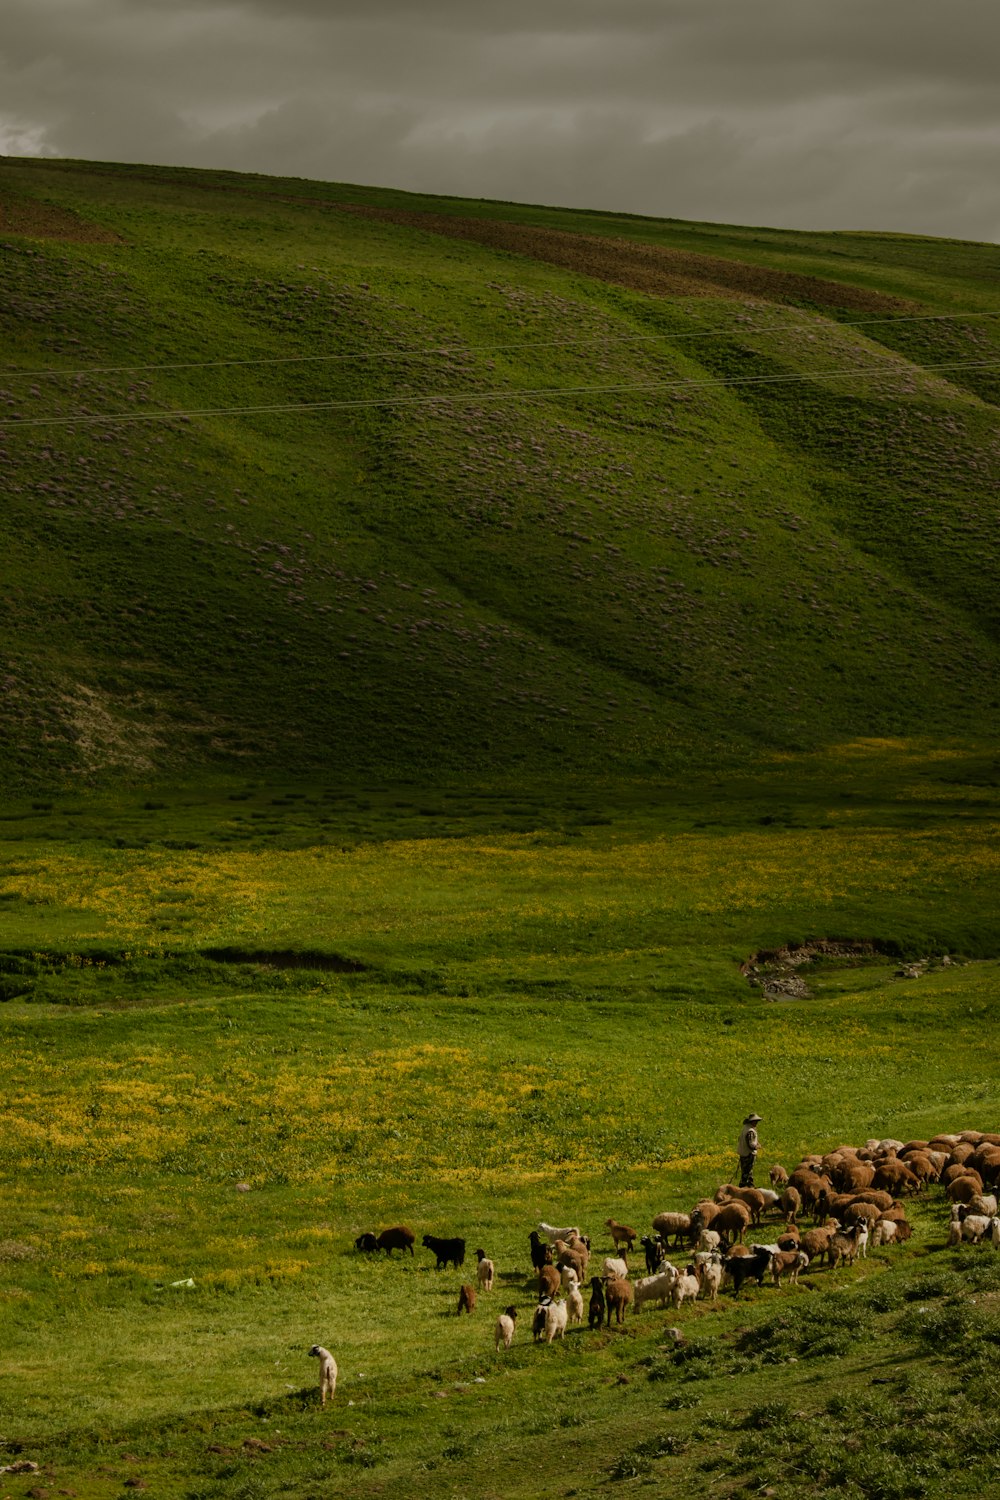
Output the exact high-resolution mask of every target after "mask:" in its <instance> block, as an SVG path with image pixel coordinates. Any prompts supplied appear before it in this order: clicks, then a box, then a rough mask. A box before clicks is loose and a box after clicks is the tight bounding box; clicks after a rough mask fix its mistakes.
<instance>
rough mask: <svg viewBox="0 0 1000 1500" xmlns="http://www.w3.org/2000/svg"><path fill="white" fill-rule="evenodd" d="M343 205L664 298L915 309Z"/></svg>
mask: <svg viewBox="0 0 1000 1500" xmlns="http://www.w3.org/2000/svg"><path fill="white" fill-rule="evenodd" d="M336 206H337V207H338V208H340V209H343V210H345V211H347V212H349V213H353V214H358V215H359V216H361V217H363V218H370V219H385V220H388V221H389V222H390V223H393V224H402V225H410V226H412V227H413V228H415V229H427V230H430V231H431V233H433V234H443V235H448V236H449V237H451V238H452V239H460V240H474V241H475V242H476V243H477V244H480V245H488V246H489V247H490V248H491V249H494V250H509V251H512V252H513V253H514V254H516V255H530V256H532V257H533V258H534V259H535V260H544V261H548V262H549V263H550V264H551V265H555V266H561V267H562V268H563V269H565V270H568V271H578V272H580V273H582V274H583V275H585V276H595V277H597V278H598V279H599V280H601V281H613V282H616V283H617V284H618V285H619V286H626V287H630V288H631V289H632V290H634V291H639V292H653V293H655V294H658V295H660V296H664V295H671V296H678V295H680V296H691V297H726V296H738V297H743V296H751V297H764V298H766V299H767V300H768V301H770V302H794V303H801V302H809V303H813V304H818V305H820V306H824V307H837V308H844V309H848V310H850V311H859V312H882V311H886V312H903V311H905V310H907V309H909V308H911V307H912V306H913V304H912V303H909V302H907V301H905V300H904V299H903V298H901V297H890V296H886V295H884V294H883V293H881V292H870V291H867V290H865V289H864V288H863V287H856V286H848V285H846V284H845V283H843V282H839V281H824V280H823V279H822V278H821V277H819V276H802V275H799V274H797V273H795V272H792V271H778V270H774V269H772V268H771V267H769V266H756V265H751V264H749V263H748V262H746V261H739V260H726V259H724V258H723V257H722V256H718V255H702V254H699V253H697V252H695V251H689V250H672V249H670V248H668V247H667V246H665V245H647V244H642V243H640V242H638V241H636V240H628V239H619V238H615V239H611V238H605V237H603V236H600V235H591V234H576V233H574V232H570V231H568V230H564V229H541V228H538V227H537V226H536V225H532V224H515V223H511V222H508V221H506V220H498V219H463V218H457V217H453V216H452V215H450V214H429V213H417V212H411V211H409V210H405V209H394V208H374V207H366V206H362V205H358V204H349V203H340V204H337V205H336Z"/></svg>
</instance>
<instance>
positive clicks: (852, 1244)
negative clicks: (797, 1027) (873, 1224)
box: [827, 1223, 868, 1270]
mask: <svg viewBox="0 0 1000 1500" xmlns="http://www.w3.org/2000/svg"><path fill="white" fill-rule="evenodd" d="M862 1240H863V1241H864V1244H865V1245H867V1243H868V1225H867V1224H864V1223H858V1224H855V1225H854V1227H853V1229H837V1230H835V1231H834V1233H833V1234H832V1235H831V1236H830V1249H829V1252H828V1255H827V1259H828V1260H829V1262H830V1265H831V1266H832V1267H833V1269H834V1270H836V1269H837V1267H838V1266H839V1265H840V1262H841V1261H842V1260H844V1261H846V1262H847V1264H848V1265H849V1266H853V1264H854V1262H855V1260H856V1259H857V1256H858V1254H859V1252H860V1250H861V1246H862Z"/></svg>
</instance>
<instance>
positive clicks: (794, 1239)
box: [309, 1130, 1000, 1402]
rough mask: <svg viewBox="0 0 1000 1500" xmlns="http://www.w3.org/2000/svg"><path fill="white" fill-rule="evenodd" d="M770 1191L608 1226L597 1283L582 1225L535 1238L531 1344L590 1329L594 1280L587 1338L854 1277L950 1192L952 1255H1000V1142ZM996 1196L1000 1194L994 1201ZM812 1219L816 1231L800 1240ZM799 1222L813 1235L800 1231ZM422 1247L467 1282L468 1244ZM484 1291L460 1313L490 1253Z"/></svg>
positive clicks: (792, 1181) (838, 1153) (800, 1174)
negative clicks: (920, 1200)
mask: <svg viewBox="0 0 1000 1500" xmlns="http://www.w3.org/2000/svg"><path fill="white" fill-rule="evenodd" d="M769 1177H770V1182H771V1186H770V1188H757V1187H735V1186H733V1184H731V1183H725V1184H723V1185H722V1186H721V1187H720V1188H719V1189H718V1190H717V1192H716V1193H715V1196H714V1198H703V1199H701V1200H700V1201H699V1202H698V1203H696V1204H695V1205H694V1207H693V1208H692V1209H691V1211H690V1212H689V1213H678V1212H669V1213H660V1214H657V1215H656V1217H655V1218H654V1219H653V1223H652V1231H653V1232H652V1233H651V1234H646V1235H643V1236H642V1237H641V1238H640V1236H639V1233H638V1231H637V1230H635V1229H633V1228H632V1227H631V1226H630V1225H628V1224H621V1223H619V1222H618V1221H617V1220H616V1219H613V1218H609V1219H606V1220H605V1221H604V1227H605V1228H606V1229H607V1230H608V1231H609V1234H610V1239H611V1248H612V1250H613V1253H612V1254H611V1255H608V1256H606V1257H605V1258H604V1259H603V1262H602V1265H601V1270H600V1273H596V1272H594V1271H593V1270H591V1266H590V1263H591V1239H590V1236H589V1235H587V1234H584V1233H582V1232H581V1230H580V1227H579V1226H578V1225H573V1224H567V1225H554V1224H547V1223H544V1222H542V1223H540V1224H539V1225H538V1227H537V1228H536V1229H533V1230H532V1231H531V1233H530V1234H529V1236H528V1243H529V1248H530V1254H531V1262H532V1266H533V1268H534V1271H535V1274H536V1275H537V1285H538V1296H537V1299H536V1305H535V1308H534V1312H533V1316H532V1323H531V1329H532V1336H533V1338H534V1339H535V1340H536V1341H544V1342H546V1343H551V1342H552V1340H553V1339H555V1338H562V1337H563V1335H564V1334H565V1332H566V1329H567V1327H570V1326H572V1325H573V1324H577V1323H579V1324H582V1323H583V1321H584V1301H583V1288H584V1286H585V1285H586V1281H587V1276H588V1273H589V1274H590V1284H589V1291H590V1300H589V1306H588V1309H587V1321H588V1322H589V1325H590V1327H591V1328H598V1327H601V1326H602V1325H603V1324H605V1323H607V1324H609V1325H610V1323H611V1319H612V1315H613V1316H614V1318H615V1321H616V1323H621V1321H622V1319H623V1317H624V1316H625V1313H626V1310H627V1309H628V1308H629V1307H631V1308H632V1309H633V1312H638V1311H639V1309H640V1308H641V1307H643V1306H644V1305H645V1304H646V1303H652V1304H654V1305H657V1306H659V1307H666V1305H667V1304H668V1303H670V1304H671V1306H672V1307H674V1308H675V1309H679V1308H681V1307H682V1306H683V1304H684V1303H685V1302H686V1301H691V1302H694V1301H695V1300H696V1299H697V1298H698V1297H703V1298H707V1299H708V1300H710V1301H713V1302H714V1301H715V1300H716V1298H717V1297H718V1295H719V1292H720V1291H721V1290H724V1289H726V1288H727V1287H732V1290H733V1293H734V1295H736V1296H738V1295H739V1293H740V1291H741V1290H742V1287H743V1285H744V1283H745V1282H746V1281H748V1280H750V1281H754V1282H756V1283H757V1285H758V1286H762V1285H763V1284H764V1281H765V1279H766V1278H770V1279H771V1280H772V1281H773V1283H774V1285H775V1286H780V1284H781V1282H782V1281H783V1280H787V1281H790V1282H795V1281H797V1279H798V1276H799V1273H800V1271H803V1270H804V1269H805V1268H806V1267H807V1266H813V1265H820V1264H822V1263H823V1262H824V1261H825V1262H826V1263H827V1265H828V1266H830V1267H831V1268H833V1269H835V1268H836V1267H837V1266H839V1265H840V1264H841V1263H844V1264H848V1265H851V1264H853V1263H854V1261H855V1260H856V1259H857V1258H858V1257H864V1256H865V1255H866V1254H867V1251H868V1247H869V1245H872V1246H878V1245H883V1246H884V1245H892V1244H899V1243H902V1242H903V1241H905V1240H908V1239H909V1238H910V1235H911V1232H912V1231H911V1228H910V1224H909V1222H908V1220H907V1217H906V1207H905V1205H904V1203H903V1202H902V1200H903V1199H904V1198H905V1197H908V1196H911V1195H914V1194H916V1193H919V1192H921V1191H922V1190H923V1189H924V1188H926V1187H927V1186H929V1185H930V1184H934V1183H937V1184H940V1185H941V1186H942V1187H943V1189H944V1192H945V1195H946V1197H947V1199H948V1201H949V1203H950V1215H951V1216H950V1223H949V1230H948V1244H949V1245H960V1244H962V1243H963V1242H964V1241H968V1242H969V1243H971V1244H974V1245H977V1244H980V1243H984V1242H985V1243H989V1244H991V1245H992V1246H993V1247H994V1248H995V1249H1000V1216H998V1213H997V1193H996V1189H997V1187H998V1186H1000V1135H991V1134H987V1133H985V1132H983V1131H976V1130H965V1131H961V1132H960V1133H958V1134H955V1135H937V1136H935V1137H934V1138H933V1139H932V1140H929V1141H897V1140H881V1141H877V1140H870V1141H866V1143H865V1144H864V1146H838V1147H837V1149H836V1150H835V1151H830V1152H827V1153H826V1155H824V1156H806V1157H804V1158H803V1159H802V1161H800V1162H799V1163H798V1165H797V1166H796V1167H795V1168H794V1169H793V1170H792V1171H791V1172H788V1171H786V1170H785V1168H784V1167H781V1166H773V1167H771V1169H770V1173H769ZM990 1189H992V1190H993V1191H989V1190H990ZM769 1217H770V1218H771V1219H772V1220H773V1221H774V1222H775V1228H776V1229H777V1228H778V1225H779V1224H780V1226H781V1230H780V1233H777V1234H776V1235H775V1237H774V1239H773V1240H771V1241H767V1242H760V1243H756V1244H750V1245H748V1244H746V1243H745V1237H746V1235H747V1231H748V1230H750V1229H753V1228H758V1227H760V1226H762V1225H763V1224H764V1221H765V1220H766V1219H768V1218H769ZM806 1218H809V1219H811V1220H812V1226H811V1227H810V1228H808V1229H806V1228H805V1227H804V1221H805V1219H806ZM800 1220H801V1221H803V1223H802V1224H800ZM637 1240H638V1241H639V1244H640V1246H641V1247H642V1251H643V1253H644V1258H645V1273H646V1274H645V1275H643V1276H640V1277H638V1278H637V1279H634V1280H633V1278H632V1275H631V1269H630V1267H629V1263H628V1256H629V1255H631V1254H634V1253H635V1244H636V1241H637ZM415 1243H416V1235H415V1234H414V1233H413V1231H412V1230H411V1229H408V1228H407V1227H406V1226H405V1225H402V1224H398V1225H394V1226H393V1227H392V1228H390V1229H384V1230H383V1231H382V1232H381V1234H378V1235H375V1234H362V1235H359V1236H358V1238H357V1240H355V1248H356V1249H357V1250H359V1251H362V1252H365V1253H377V1252H379V1251H385V1252H386V1254H387V1255H389V1256H391V1255H392V1252H393V1251H394V1250H400V1251H402V1252H404V1253H405V1252H406V1251H409V1253H410V1255H411V1256H412V1255H413V1253H414V1245H415ZM422 1244H423V1247H424V1248H425V1249H427V1250H430V1251H431V1253H432V1254H433V1255H434V1257H435V1264H436V1267H437V1269H438V1270H443V1269H445V1268H446V1267H448V1266H452V1267H454V1268H455V1269H456V1270H458V1269H459V1268H460V1267H462V1266H463V1265H464V1263H465V1241H464V1239H461V1238H459V1237H458V1236H454V1237H450V1238H442V1237H440V1236H437V1235H432V1234H425V1235H424V1236H423V1240H422ZM678 1249H684V1250H685V1251H687V1252H688V1253H687V1255H686V1256H685V1257H684V1259H685V1262H686V1263H685V1264H684V1265H683V1266H676V1265H674V1264H672V1262H671V1261H670V1260H669V1259H668V1253H669V1252H672V1251H676V1250H678ZM475 1254H476V1280H475V1284H473V1283H472V1282H466V1283H463V1285H462V1286H461V1289H460V1291H459V1296H458V1309H457V1310H458V1312H459V1314H461V1313H463V1312H465V1313H468V1314H471V1313H473V1312H474V1311H475V1308H476V1302H477V1297H478V1296H480V1295H483V1294H484V1293H486V1294H488V1293H490V1292H492V1290H493V1283H494V1279H495V1276H496V1267H495V1265H494V1262H493V1261H492V1260H491V1259H490V1257H489V1256H488V1255H487V1254H486V1251H485V1250H483V1249H477V1250H476V1252H475ZM517 1316H518V1310H517V1307H516V1306H513V1305H511V1306H509V1307H506V1308H505V1309H504V1311H503V1312H502V1313H501V1314H500V1316H499V1317H498V1318H497V1321H496V1326H495V1329H494V1341H495V1345H496V1348H497V1350H498V1351H499V1350H501V1349H509V1348H510V1346H511V1344H512V1342H513V1339H514V1333H515V1329H516V1324H517ZM309 1352H310V1354H312V1355H314V1356H316V1357H317V1358H319V1360H320V1388H321V1397H322V1400H323V1401H324V1402H325V1400H326V1398H327V1396H328V1395H332V1394H333V1390H334V1386H335V1384H336V1376H337V1367H336V1362H335V1360H334V1358H333V1356H332V1355H331V1354H330V1352H329V1350H327V1349H324V1348H322V1346H320V1345H314V1346H313V1348H312V1349H311V1350H310V1351H309Z"/></svg>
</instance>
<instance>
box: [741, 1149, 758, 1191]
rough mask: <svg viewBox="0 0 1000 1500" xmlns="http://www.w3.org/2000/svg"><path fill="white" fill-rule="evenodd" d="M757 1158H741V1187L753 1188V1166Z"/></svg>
mask: <svg viewBox="0 0 1000 1500" xmlns="http://www.w3.org/2000/svg"><path fill="white" fill-rule="evenodd" d="M756 1160H757V1158H756V1156H741V1157H740V1187H753V1164H754V1162H755V1161H756Z"/></svg>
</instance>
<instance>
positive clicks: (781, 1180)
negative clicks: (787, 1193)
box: [767, 1165, 788, 1188]
mask: <svg viewBox="0 0 1000 1500" xmlns="http://www.w3.org/2000/svg"><path fill="white" fill-rule="evenodd" d="M767 1175H768V1177H769V1178H770V1180H771V1186H772V1187H773V1188H783V1187H787V1186H788V1173H787V1172H786V1171H785V1169H784V1167H781V1166H777V1165H775V1166H773V1167H772V1168H771V1170H770V1171H769V1172H768V1174H767Z"/></svg>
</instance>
